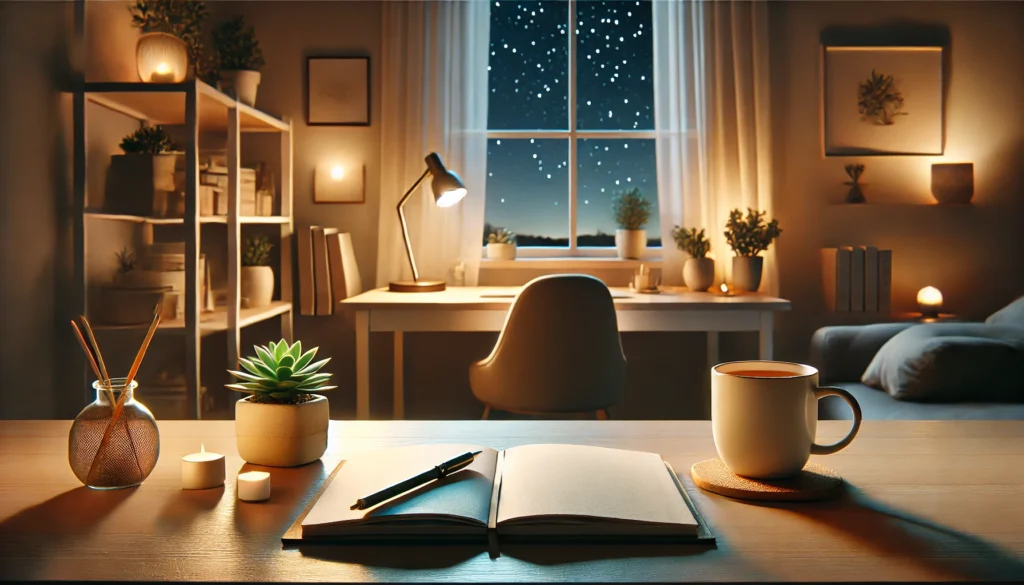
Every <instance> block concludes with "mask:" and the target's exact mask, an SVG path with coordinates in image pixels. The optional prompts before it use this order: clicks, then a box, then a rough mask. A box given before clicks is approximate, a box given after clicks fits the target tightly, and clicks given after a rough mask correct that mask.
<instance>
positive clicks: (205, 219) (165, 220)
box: [85, 211, 289, 225]
mask: <svg viewBox="0 0 1024 585" xmlns="http://www.w3.org/2000/svg"><path fill="white" fill-rule="evenodd" d="M85 216H86V217H88V218H92V219H107V220H112V221H129V222H132V223H148V224H153V225H176V224H177V225H180V224H182V223H184V219H183V218H180V217H146V216H142V215H124V214H119V213H104V212H102V211H86V212H85ZM238 221H239V223H242V224H285V223H288V221H289V218H287V217H283V216H280V215H267V216H260V215H243V216H241V217H239V218H238ZM227 222H228V218H227V216H225V215H208V216H201V217H200V218H199V223H224V224H226V223H227Z"/></svg>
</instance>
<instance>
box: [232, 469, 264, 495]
mask: <svg viewBox="0 0 1024 585" xmlns="http://www.w3.org/2000/svg"><path fill="white" fill-rule="evenodd" d="M235 491H236V492H237V493H238V499H239V500H242V501H243V502H262V501H263V500H266V499H267V498H269V497H270V474H269V473H267V472H266V471H246V472H245V473H239V474H238V483H237V484H236V489H235Z"/></svg>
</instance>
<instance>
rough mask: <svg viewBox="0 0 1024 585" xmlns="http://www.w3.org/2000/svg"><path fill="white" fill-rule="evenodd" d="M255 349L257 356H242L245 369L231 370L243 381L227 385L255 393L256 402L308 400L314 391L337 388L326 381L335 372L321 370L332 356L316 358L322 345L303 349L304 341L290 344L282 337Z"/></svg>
mask: <svg viewBox="0 0 1024 585" xmlns="http://www.w3.org/2000/svg"><path fill="white" fill-rule="evenodd" d="M253 349H255V351H256V356H255V357H249V358H240V359H239V360H238V362H239V363H240V364H241V365H242V368H243V369H244V370H245V371H244V372H238V371H235V370H228V373H230V374H231V375H232V376H234V377H236V378H238V379H239V380H241V382H238V383H235V384H227V385H226V386H225V387H227V388H230V389H231V390H237V391H239V392H245V393H247V394H251V395H252V396H253V398H252V400H253V401H255V402H269V403H276V404H295V403H298V402H303V401H305V400H306V399H307V397H308V395H310V394H314V393H316V392H325V391H327V390H333V389H335V388H337V386H325V385H324V384H326V383H327V381H328V380H329V379H330V377H331V374H328V373H320V372H318V370H319V369H320V368H322V367H324V365H325V364H327V362H329V361H331V358H326V359H322V360H320V361H317V362H314V361H313V358H314V357H316V351H317V349H319V348H316V347H314V348H313V349H311V350H309V351H307V352H305V353H303V352H302V342H301V341H296V342H295V343H294V344H292V345H288V342H287V341H285V340H284V339H282V340H281V341H278V342H277V343H274V342H273V341H271V342H270V343H269V344H267V345H266V346H260V345H256V346H254V347H253Z"/></svg>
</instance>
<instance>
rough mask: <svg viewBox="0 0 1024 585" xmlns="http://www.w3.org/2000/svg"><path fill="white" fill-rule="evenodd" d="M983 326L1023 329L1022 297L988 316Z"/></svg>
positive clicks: (1023, 306)
mask: <svg viewBox="0 0 1024 585" xmlns="http://www.w3.org/2000/svg"><path fill="white" fill-rule="evenodd" d="M985 324H986V325H1006V326H1009V327H1022V328H1024V297H1020V298H1019V299H1017V300H1015V301H1013V302H1012V303H1010V304H1009V305H1006V306H1005V307H1003V308H1002V309H999V310H998V311H996V312H995V313H992V314H991V315H989V318H988V319H985Z"/></svg>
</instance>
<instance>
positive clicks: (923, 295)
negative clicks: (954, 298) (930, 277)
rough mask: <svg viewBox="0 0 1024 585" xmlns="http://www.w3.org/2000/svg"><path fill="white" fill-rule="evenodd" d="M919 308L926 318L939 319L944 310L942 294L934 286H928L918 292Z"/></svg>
mask: <svg viewBox="0 0 1024 585" xmlns="http://www.w3.org/2000/svg"><path fill="white" fill-rule="evenodd" d="M917 307H918V308H919V309H921V314H922V315H924V316H926V317H938V316H939V311H940V310H942V293H941V292H939V289H937V288H935V287H934V286H926V287H924V288H922V289H921V290H919V291H917Z"/></svg>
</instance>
